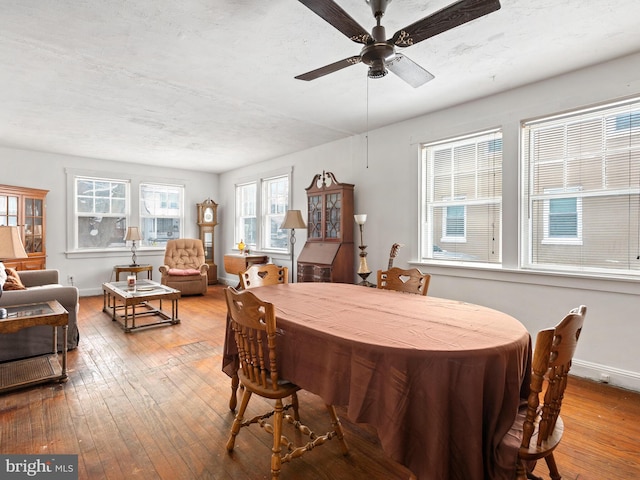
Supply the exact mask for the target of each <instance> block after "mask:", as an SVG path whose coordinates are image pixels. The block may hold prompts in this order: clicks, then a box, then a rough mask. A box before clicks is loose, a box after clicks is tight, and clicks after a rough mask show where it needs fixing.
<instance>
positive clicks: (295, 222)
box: [280, 210, 307, 230]
mask: <svg viewBox="0 0 640 480" xmlns="http://www.w3.org/2000/svg"><path fill="white" fill-rule="evenodd" d="M280 228H281V229H283V230H291V229H295V228H307V225H306V224H305V223H304V220H303V219H302V212H300V210H287V214H286V215H285V216H284V221H283V222H282V225H280Z"/></svg>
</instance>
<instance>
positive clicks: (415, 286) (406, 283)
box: [378, 267, 431, 295]
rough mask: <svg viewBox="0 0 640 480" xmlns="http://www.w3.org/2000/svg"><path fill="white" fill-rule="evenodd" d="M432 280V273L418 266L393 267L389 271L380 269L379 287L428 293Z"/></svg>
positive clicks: (419, 293) (420, 293)
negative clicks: (423, 271) (408, 267)
mask: <svg viewBox="0 0 640 480" xmlns="http://www.w3.org/2000/svg"><path fill="white" fill-rule="evenodd" d="M430 281H431V275H429V274H428V273H422V272H421V271H420V270H418V269H417V268H411V269H409V270H404V269H402V268H398V267H392V268H390V269H389V270H387V271H383V270H378V288H382V289H384V290H396V291H398V292H408V293H415V294H418V295H426V294H427V290H429V282H430Z"/></svg>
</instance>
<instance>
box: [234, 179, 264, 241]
mask: <svg viewBox="0 0 640 480" xmlns="http://www.w3.org/2000/svg"><path fill="white" fill-rule="evenodd" d="M250 188H253V201H251V199H250V198H249V197H251V192H249V191H248V190H249V189H250ZM235 190H236V225H235V243H236V244H238V243H240V241H242V243H244V244H245V245H247V246H248V248H250V249H251V248H253V249H255V248H256V247H257V244H258V239H259V236H258V231H259V229H258V182H257V181H251V182H243V183H240V184H237V185H236V189H235ZM247 219H253V221H254V222H255V225H256V232H255V239H253V241H252V239H251V238H247V235H246V232H245V229H244V226H245V221H246V220H247Z"/></svg>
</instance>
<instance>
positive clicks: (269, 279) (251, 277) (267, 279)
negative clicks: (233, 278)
mask: <svg viewBox="0 0 640 480" xmlns="http://www.w3.org/2000/svg"><path fill="white" fill-rule="evenodd" d="M239 275H240V287H241V288H242V289H244V290H246V289H248V288H253V287H263V286H265V285H276V284H278V283H289V269H288V268H287V267H280V266H278V265H274V264H273V263H265V264H262V265H251V266H250V267H249V268H247V270H246V271H244V272H242V273H240V274H239Z"/></svg>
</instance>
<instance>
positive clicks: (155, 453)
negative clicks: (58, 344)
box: [0, 286, 640, 480]
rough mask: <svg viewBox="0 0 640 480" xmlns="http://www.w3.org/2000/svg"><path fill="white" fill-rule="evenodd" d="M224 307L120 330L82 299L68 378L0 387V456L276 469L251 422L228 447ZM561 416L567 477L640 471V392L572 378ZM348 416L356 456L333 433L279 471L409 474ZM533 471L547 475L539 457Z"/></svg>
mask: <svg viewBox="0 0 640 480" xmlns="http://www.w3.org/2000/svg"><path fill="white" fill-rule="evenodd" d="M225 313H226V307H225V306H224V302H223V296H222V287H218V286H211V287H210V288H209V292H208V293H207V295H206V296H204V297H187V298H183V299H182V300H180V318H181V319H182V323H181V324H179V325H176V326H164V327H159V328H151V329H147V330H139V331H137V332H135V333H131V334H125V333H124V332H123V331H122V329H121V328H120V327H119V326H118V325H117V324H115V323H113V322H112V321H111V319H110V317H109V316H108V315H107V314H106V313H103V312H102V297H101V296H100V297H84V298H82V299H81V301H80V320H79V326H80V332H81V339H80V345H79V348H78V349H77V350H75V351H73V352H70V353H69V367H70V373H69V381H68V382H67V383H66V384H63V385H42V386H36V387H33V388H29V389H24V390H18V391H15V392H10V393H5V394H3V395H0V417H1V420H2V430H1V431H0V453H4V454H8V453H25V454H27V453H36V454H37V453H57V454H64V453H77V454H78V455H79V461H78V463H79V465H78V467H79V478H80V479H127V480H129V479H144V480H147V479H166V480H176V479H234V480H236V479H262V478H269V449H270V445H269V436H268V435H266V434H265V433H264V432H262V431H260V429H255V430H253V433H250V432H251V430H252V428H253V427H252V428H250V429H246V430H244V431H243V432H242V434H241V435H240V436H239V437H238V441H237V442H236V450H235V451H234V453H233V455H228V454H227V452H226V450H225V443H226V440H227V436H228V432H229V429H230V426H231V422H232V420H233V415H232V413H231V412H230V411H229V409H228V399H229V393H230V386H229V385H230V383H229V378H228V377H227V376H226V375H225V374H223V373H222V372H221V370H220V365H221V354H222V342H223V339H224V326H225ZM253 402H256V404H258V403H259V402H260V400H259V399H257V398H254V399H253V400H252V403H253ZM300 405H301V412H302V414H303V415H304V418H305V420H306V421H307V422H308V423H309V424H310V425H311V426H314V427H316V428H317V429H318V430H320V429H321V428H324V426H325V423H326V419H327V416H326V412H325V410H324V406H323V403H322V401H321V400H320V399H319V398H318V397H316V396H315V395H312V394H310V393H308V392H301V395H300ZM254 406H255V405H254ZM341 412H342V409H340V408H339V409H338V413H339V414H340V413H341ZM563 418H564V421H565V428H566V430H565V435H564V439H563V441H562V443H561V444H560V446H559V447H558V450H557V451H556V452H557V453H556V459H557V462H558V465H559V468H560V472H561V474H562V475H563V478H564V479H566V480H570V479H579V480H588V479H591V480H604V479H606V480H616V479H620V480H622V479H625V480H627V479H632V478H640V456H639V455H638V449H639V444H638V438H640V394H638V393H633V392H629V391H625V390H620V389H616V388H613V387H610V386H606V385H602V384H597V383H594V382H589V381H585V380H581V379H577V378H574V377H572V378H571V379H570V383H569V387H568V389H567V393H566V397H565V402H564V405H563ZM342 421H343V425H344V427H345V434H346V436H347V442H348V444H349V448H350V455H349V456H347V457H343V456H342V455H340V453H339V448H338V445H337V443H335V442H329V443H328V444H327V445H325V446H323V447H322V448H318V449H315V450H314V451H313V452H310V453H309V454H307V455H306V456H305V457H304V458H302V459H297V460H295V461H294V462H292V463H288V464H285V465H284V466H283V469H282V474H281V476H280V478H282V479H283V480H287V479H308V480H315V479H327V480H328V479H342V478H349V479H367V480H393V479H407V478H409V472H408V470H406V469H405V468H404V467H402V466H400V465H398V464H397V463H395V462H394V461H392V460H390V459H389V458H387V457H386V455H385V454H384V453H383V452H382V449H381V448H380V445H379V442H378V440H377V437H376V434H375V431H374V430H373V429H372V428H370V427H368V426H366V425H355V424H352V423H351V422H349V421H348V420H346V419H345V418H344V416H343V417H342ZM247 433H249V434H248V435H247ZM536 473H537V474H541V473H542V474H544V478H548V474H547V471H546V468H545V466H544V465H540V466H539V467H538V468H537V469H536Z"/></svg>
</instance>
